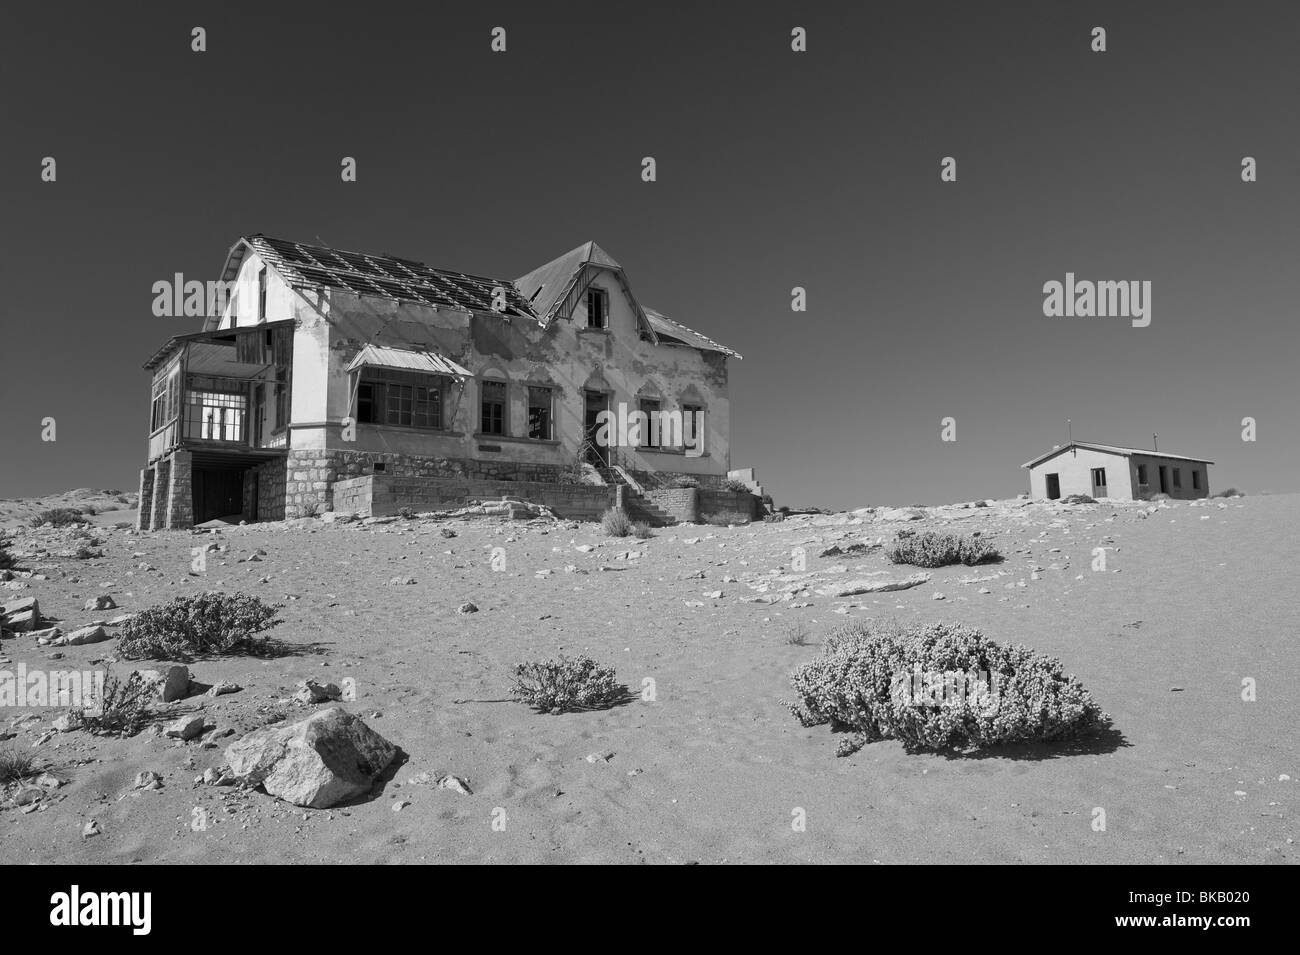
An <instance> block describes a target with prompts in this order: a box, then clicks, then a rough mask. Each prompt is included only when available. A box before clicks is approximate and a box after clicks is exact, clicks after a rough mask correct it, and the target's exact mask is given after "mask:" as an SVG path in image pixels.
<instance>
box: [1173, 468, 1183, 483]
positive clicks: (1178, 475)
mask: <svg viewBox="0 0 1300 955" xmlns="http://www.w3.org/2000/svg"><path fill="white" fill-rule="evenodd" d="M1182 486H1183V469H1182V468H1174V487H1182Z"/></svg>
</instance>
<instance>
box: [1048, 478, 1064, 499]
mask: <svg viewBox="0 0 1300 955" xmlns="http://www.w3.org/2000/svg"><path fill="white" fill-rule="evenodd" d="M1060 496H1061V475H1059V474H1049V475H1047V499H1048V500H1049V501H1055V500H1057V499H1059V498H1060Z"/></svg>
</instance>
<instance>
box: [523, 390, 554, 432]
mask: <svg viewBox="0 0 1300 955" xmlns="http://www.w3.org/2000/svg"><path fill="white" fill-rule="evenodd" d="M524 387H525V388H526V389H527V390H526V392H525V400H526V401H527V406H526V412H527V413H526V415H525V417H524V423H525V424H526V426H527V437H528V438H529V439H530V440H532V441H554V440H555V388H554V387H553V386H551V385H532V384H530V385H525V386H524ZM538 391H544V392H546V406H545V408H546V417H545V429H544V431H545V433H544V434H534V430H535V429H534V425H533V409H534V408H540V407H542V405H539V404H534V402H533V393H534V392H538Z"/></svg>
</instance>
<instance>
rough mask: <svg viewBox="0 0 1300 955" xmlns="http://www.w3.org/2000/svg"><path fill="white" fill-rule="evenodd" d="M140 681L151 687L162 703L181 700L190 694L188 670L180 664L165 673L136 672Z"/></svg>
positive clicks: (158, 671) (155, 671) (151, 671)
mask: <svg viewBox="0 0 1300 955" xmlns="http://www.w3.org/2000/svg"><path fill="white" fill-rule="evenodd" d="M136 672H137V673H139V674H140V679H141V681H143V682H144V683H146V684H148V685H150V686H152V687H153V688H154V689H155V691H156V692H157V695H158V699H160V700H162V701H163V702H164V703H170V702H171V701H172V700H183V699H185V697H186V696H188V695H189V692H190V668H189V667H187V666H185V665H184V664H181V663H175V664H172V665H171V666H169V667H168V668H167V669H166V670H165V671H160V670H137V671H136Z"/></svg>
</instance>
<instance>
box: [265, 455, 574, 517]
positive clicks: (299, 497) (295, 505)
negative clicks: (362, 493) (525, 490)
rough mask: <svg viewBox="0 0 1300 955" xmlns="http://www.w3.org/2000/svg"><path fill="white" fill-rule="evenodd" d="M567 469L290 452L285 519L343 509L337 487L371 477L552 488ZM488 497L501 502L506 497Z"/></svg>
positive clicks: (398, 456) (402, 457)
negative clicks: (366, 476)
mask: <svg viewBox="0 0 1300 955" xmlns="http://www.w3.org/2000/svg"><path fill="white" fill-rule="evenodd" d="M376 464H379V465H382V470H380V471H376V470H375V465H376ZM563 470H564V468H562V467H560V466H558V465H551V464H529V463H526V462H512V461H473V460H470V459H467V458H432V457H421V456H419V455H413V454H397V453H392V452H380V451H347V450H343V449H339V448H330V449H326V450H318V451H310V450H290V451H289V457H288V461H287V475H286V480H285V496H284V502H285V503H284V506H285V513H284V516H285V517H287V518H292V517H306V516H309V515H310V514H313V513H317V512H320V511H325V510H329V509H330V508H337V509H338V510H343V508H340V507H337V505H336V504H335V502H334V490H333V489H334V486H335V484H336V483H337V482H339V481H346V480H349V479H351V478H356V477H363V476H365V475H374V476H376V477H397V478H421V479H438V478H442V479H455V480H470V481H498V482H510V483H521V482H531V483H539V484H546V483H558V481H559V478H560V474H561V472H563ZM488 496H490V497H500V496H501V494H500V493H497V494H492V495H488ZM264 519H269V518H264Z"/></svg>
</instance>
